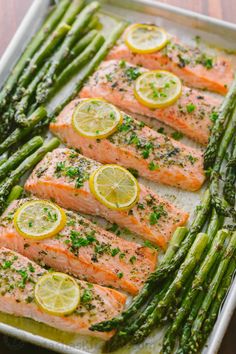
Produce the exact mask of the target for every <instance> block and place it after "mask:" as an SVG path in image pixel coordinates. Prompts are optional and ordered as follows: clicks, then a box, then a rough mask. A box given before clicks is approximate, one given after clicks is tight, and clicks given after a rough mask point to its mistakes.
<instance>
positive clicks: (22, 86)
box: [13, 24, 70, 101]
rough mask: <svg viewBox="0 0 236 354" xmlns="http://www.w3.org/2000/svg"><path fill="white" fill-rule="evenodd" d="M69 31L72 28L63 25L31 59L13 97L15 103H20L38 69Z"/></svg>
mask: <svg viewBox="0 0 236 354" xmlns="http://www.w3.org/2000/svg"><path fill="white" fill-rule="evenodd" d="M69 30H70V26H68V25H67V24H62V25H61V26H60V27H59V28H58V29H57V30H55V31H54V32H53V33H52V35H51V36H50V37H49V38H48V40H47V41H46V42H45V43H44V45H43V46H42V47H41V49H40V50H39V51H38V52H37V53H36V54H35V55H34V57H33V58H32V59H31V61H30V63H29V65H28V66H27V67H26V69H25V70H24V72H23V74H22V75H21V77H20V79H19V82H18V88H17V90H16V93H15V95H14V96H13V100H14V101H18V100H19V99H20V98H21V97H22V95H23V94H24V92H25V90H26V87H27V85H28V83H29V82H30V81H31V79H32V75H33V74H34V73H35V72H36V70H37V69H39V68H40V66H41V64H42V63H43V61H45V60H46V59H47V58H48V56H50V55H51V54H52V52H53V50H54V49H55V47H56V46H57V45H58V43H59V42H60V41H61V40H62V38H63V37H65V35H66V34H67V33H68V32H69Z"/></svg>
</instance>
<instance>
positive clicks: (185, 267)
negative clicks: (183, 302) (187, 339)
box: [132, 233, 208, 343]
mask: <svg viewBox="0 0 236 354" xmlns="http://www.w3.org/2000/svg"><path fill="white" fill-rule="evenodd" d="M207 243H208V236H207V234H205V233H199V234H198V235H197V237H196V239H195V240H194V242H193V244H192V246H191V248H190V250H189V252H188V254H187V256H186V258H185V260H184V262H183V263H182V264H181V266H180V268H179V270H178V272H177V274H176V276H175V278H174V280H173V282H172V283H171V285H170V287H169V288H168V289H167V291H166V293H165V295H164V297H163V299H162V300H161V301H160V302H159V303H158V305H157V306H156V308H155V309H154V311H153V312H152V313H151V314H150V315H149V316H148V318H147V321H146V322H145V323H144V324H143V325H142V326H140V328H139V330H138V331H136V332H135V334H134V336H133V337H132V343H140V342H142V341H143V340H144V338H146V337H147V336H148V335H149V333H151V331H152V330H153V328H154V326H155V325H157V324H159V322H160V320H161V319H162V318H163V317H164V316H165V313H166V311H167V310H168V307H169V306H170V304H171V302H172V301H173V299H174V298H175V296H176V294H177V292H178V291H180V289H181V288H182V287H183V285H184V283H185V282H186V281H187V279H188V277H189V276H190V275H191V273H192V272H193V271H194V269H195V267H196V266H197V264H198V262H199V260H200V259H201V256H202V254H203V251H204V249H205V248H206V246H207Z"/></svg>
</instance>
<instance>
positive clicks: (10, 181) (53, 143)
mask: <svg viewBox="0 0 236 354" xmlns="http://www.w3.org/2000/svg"><path fill="white" fill-rule="evenodd" d="M59 145H60V141H59V140H58V139H57V138H53V139H51V140H50V141H49V142H46V143H44V144H43V146H41V147H40V148H39V149H38V150H36V151H35V152H34V153H33V154H32V155H30V156H28V157H27V158H26V159H25V160H24V161H23V162H22V163H21V164H20V165H19V166H18V167H17V168H16V169H15V170H13V171H12V172H11V173H10V175H9V176H8V177H7V178H6V179H5V180H4V181H3V182H2V183H1V184H0V212H1V213H2V212H3V211H4V209H5V207H6V205H7V197H8V195H9V193H10V191H11V189H12V187H13V186H14V185H16V184H17V183H18V181H19V180H20V178H21V177H22V176H23V175H24V174H25V173H26V172H27V171H28V170H30V169H31V168H33V167H34V166H35V165H36V164H37V163H38V162H39V161H41V160H42V158H43V157H44V156H45V155H46V153H47V152H49V151H52V150H54V149H55V148H57V147H58V146H59Z"/></svg>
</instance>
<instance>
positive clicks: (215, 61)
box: [107, 36, 233, 95]
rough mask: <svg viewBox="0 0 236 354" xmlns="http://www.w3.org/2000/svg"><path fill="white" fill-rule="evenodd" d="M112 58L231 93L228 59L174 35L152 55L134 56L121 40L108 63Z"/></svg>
mask: <svg viewBox="0 0 236 354" xmlns="http://www.w3.org/2000/svg"><path fill="white" fill-rule="evenodd" d="M111 59H116V60H117V59H118V60H125V61H128V62H130V63H132V64H134V65H139V66H143V67H145V68H147V69H149V70H159V69H160V70H168V71H171V72H173V73H174V74H175V75H177V76H179V77H180V78H181V80H183V82H184V83H185V84H186V85H187V86H190V87H195V88H200V89H207V90H209V91H213V92H217V93H220V94H222V95H225V94H226V93H227V91H228V88H229V86H230V85H231V83H232V80H233V69H232V65H231V63H230V61H229V60H228V59H227V58H224V57H214V58H213V57H211V56H209V55H207V54H206V53H204V52H202V51H201V50H200V49H199V48H197V47H195V48H194V47H191V46H189V45H187V44H185V43H182V42H181V41H180V40H178V39H177V38H176V37H173V36H171V37H170V39H169V41H168V43H167V45H166V46H165V47H164V48H163V49H161V50H159V51H157V52H155V53H151V54H150V53H149V54H139V53H133V52H132V51H131V50H130V49H129V48H128V47H127V46H126V44H125V43H124V41H123V40H122V39H121V40H120V41H119V42H118V44H117V45H116V46H115V47H113V48H112V50H111V51H110V53H109V54H108V56H107V60H111Z"/></svg>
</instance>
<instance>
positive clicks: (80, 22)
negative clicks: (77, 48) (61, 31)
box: [36, 1, 99, 103]
mask: <svg viewBox="0 0 236 354" xmlns="http://www.w3.org/2000/svg"><path fill="white" fill-rule="evenodd" d="M98 8H99V3H98V2H96V1H94V2H92V3H91V4H89V5H87V6H86V7H85V8H84V9H83V10H82V11H81V13H80V14H79V16H78V18H77V19H76V21H75V22H74V24H73V26H72V27H71V29H70V31H69V33H68V36H67V37H66V38H65V40H64V42H63V43H62V45H61V46H60V47H59V49H58V51H57V52H56V54H55V56H54V57H53V59H52V62H51V65H50V68H49V70H48V72H47V74H46V75H45V77H44V80H43V82H42V83H41V84H39V86H38V89H37V97H36V100H37V102H38V103H42V102H45V100H46V99H47V97H48V91H49V89H50V87H51V86H52V85H53V84H54V82H55V80H56V75H55V74H56V70H57V69H58V67H59V65H60V63H62V62H63V60H64V58H66V57H67V56H68V53H70V50H71V49H72V48H73V46H74V44H75V43H76V41H77V40H78V38H80V37H81V34H82V31H83V28H84V27H86V26H87V24H88V23H89V21H90V19H91V17H92V16H93V15H94V13H95V12H96V11H97V10H98Z"/></svg>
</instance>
